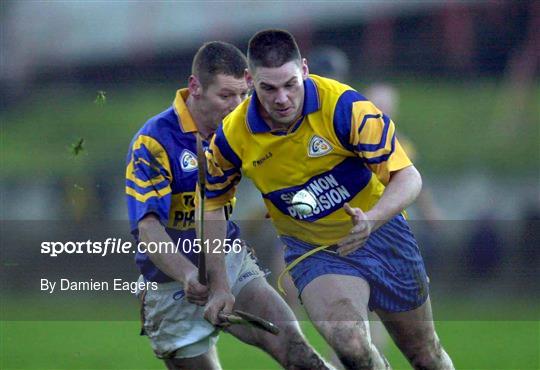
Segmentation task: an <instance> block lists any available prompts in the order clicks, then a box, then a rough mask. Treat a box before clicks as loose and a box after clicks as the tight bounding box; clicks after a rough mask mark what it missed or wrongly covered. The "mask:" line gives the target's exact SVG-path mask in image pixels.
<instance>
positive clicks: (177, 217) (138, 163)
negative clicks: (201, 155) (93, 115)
mask: <svg viewBox="0 0 540 370" xmlns="http://www.w3.org/2000/svg"><path fill="white" fill-rule="evenodd" d="M188 95H189V92H188V90H187V89H182V90H178V92H177V93H176V98H175V100H174V103H173V106H172V107H171V108H169V109H167V110H165V111H164V112H162V113H160V114H158V115H157V116H155V117H152V118H151V119H150V120H148V121H147V122H146V123H145V124H144V126H143V127H142V128H141V129H140V130H139V132H137V134H136V135H135V137H134V138H133V141H132V142H131V145H130V149H129V152H128V155H127V161H126V162H127V167H126V199H127V205H128V214H129V221H130V227H131V232H132V234H133V235H134V236H135V238H136V239H137V241H138V228H137V225H138V223H139V221H140V220H142V219H143V218H144V217H145V216H146V215H148V214H150V213H153V214H155V215H157V216H158V217H159V220H160V221H161V223H162V224H163V225H164V226H165V229H166V231H167V233H168V234H169V236H170V237H171V239H172V240H173V242H175V243H176V242H177V241H178V238H182V239H188V238H189V239H193V238H195V236H196V233H195V188H196V186H197V170H198V167H197V149H196V136H195V134H196V132H197V126H196V125H195V122H194V121H193V118H192V117H191V114H190V113H189V110H188V108H187V107H186V104H185V100H186V99H187V97H188ZM205 145H206V143H205ZM227 209H228V210H229V211H230V209H229V205H227ZM229 233H230V234H231V236H230V237H231V238H236V235H237V233H238V230H237V228H236V226H235V225H234V224H232V223H230V226H229ZM180 249H182V248H180ZM187 249H188V250H189V248H187ZM186 256H187V257H188V258H189V259H190V260H191V262H193V263H194V264H195V265H197V255H195V254H193V253H189V254H186ZM136 262H137V265H138V266H139V268H140V270H141V272H142V274H143V275H144V276H145V278H146V279H147V280H150V281H157V282H165V281H171V280H172V279H170V278H169V277H168V276H167V275H165V274H164V273H162V272H161V271H160V270H158V269H157V268H156V267H155V265H154V264H153V263H152V262H151V261H150V259H149V258H148V256H147V255H146V254H143V253H137V256H136Z"/></svg>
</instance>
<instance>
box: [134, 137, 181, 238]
mask: <svg viewBox="0 0 540 370" xmlns="http://www.w3.org/2000/svg"><path fill="white" fill-rule="evenodd" d="M171 181H172V176H171V167H170V164H169V157H168V155H167V152H166V151H165V149H164V148H163V146H162V145H161V144H160V143H159V142H158V141H157V140H156V139H154V138H153V137H151V136H146V135H139V136H138V137H137V138H136V139H135V140H134V141H133V143H132V146H131V148H130V151H129V153H128V158H127V167H126V199H127V204H128V214H129V220H130V223H131V228H132V230H135V229H136V228H137V224H138V222H139V221H140V220H141V219H143V218H144V216H146V215H147V214H149V213H154V214H156V215H157V216H158V217H159V219H160V221H161V223H162V224H163V225H167V223H168V218H169V209H170V206H171Z"/></svg>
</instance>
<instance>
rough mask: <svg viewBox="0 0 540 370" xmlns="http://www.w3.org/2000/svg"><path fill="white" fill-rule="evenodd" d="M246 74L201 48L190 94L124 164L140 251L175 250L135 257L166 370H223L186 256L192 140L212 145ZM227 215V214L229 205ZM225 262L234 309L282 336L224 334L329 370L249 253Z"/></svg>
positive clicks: (157, 121)
mask: <svg viewBox="0 0 540 370" xmlns="http://www.w3.org/2000/svg"><path fill="white" fill-rule="evenodd" d="M246 67H247V64H246V58H245V56H244V55H243V54H242V52H240V50H238V49H237V48H236V47H235V46H233V45H231V44H227V43H224V42H218V41H214V42H209V43H206V44H204V45H203V46H202V47H201V48H200V49H199V51H198V52H197V53H196V54H195V57H194V59H193V66H192V75H191V76H190V77H189V80H188V87H187V88H184V89H180V90H178V91H177V93H176V98H175V100H174V103H173V105H172V106H171V107H170V108H168V109H167V110H165V111H164V112H161V113H160V114H158V115H156V116H154V117H152V118H151V119H150V120H148V122H146V124H145V125H144V126H143V127H142V128H141V129H140V130H139V132H138V133H137V134H136V135H135V137H134V138H133V141H132V143H131V147H130V150H129V153H128V156H127V169H126V199H127V204H128V210H129V219H130V223H131V231H132V233H133V235H134V236H135V238H136V239H137V241H138V242H143V243H146V245H148V243H150V242H155V243H159V242H172V243H173V244H177V243H179V244H180V245H181V248H179V250H178V251H175V250H171V249H172V248H169V249H166V250H162V251H157V252H156V253H148V252H146V253H142V252H140V251H139V252H138V253H137V256H136V262H137V265H138V266H139V269H140V271H141V274H142V276H141V278H140V279H141V280H143V279H144V281H147V282H148V281H150V282H153V283H154V286H157V289H148V290H147V291H146V292H144V293H143V294H142V303H143V310H142V311H143V316H144V317H143V319H144V327H143V328H144V333H145V334H146V335H148V337H149V339H150V342H151V345H152V348H153V350H154V353H155V354H156V356H157V357H159V358H162V359H163V360H164V361H165V363H166V365H167V368H169V369H192V370H201V369H210V370H217V369H221V366H220V363H219V359H218V356H217V351H216V348H215V344H216V341H217V336H218V332H219V329H218V328H216V327H214V326H213V325H211V324H210V323H208V322H207V321H205V320H204V319H203V313H204V308H203V307H202V306H204V304H205V303H206V301H207V298H208V289H207V287H206V286H203V285H201V284H200V283H199V281H198V269H197V267H198V266H197V264H198V258H197V256H198V254H197V253H196V252H195V250H194V248H191V246H194V239H195V237H196V234H195V216H194V213H195V204H194V197H195V188H196V183H197V173H198V172H197V169H198V168H197V157H196V153H197V148H196V135H201V136H202V137H203V139H209V138H210V137H211V136H212V134H213V133H214V131H215V129H216V125H217V123H218V122H219V121H220V120H221V119H223V117H225V116H226V115H227V114H228V113H229V112H231V111H232V110H233V109H234V108H235V107H236V106H237V105H238V104H240V103H241V102H242V101H243V100H244V99H245V98H246V96H247V92H248V87H247V84H246V81H245V79H244V77H243V73H244V70H245V68H246ZM203 145H207V144H206V140H204V141H203ZM224 206H225V204H224ZM225 208H226V209H227V212H230V209H231V204H227V205H226V207H225ZM222 209H223V207H222ZM226 230H227V237H228V238H229V239H231V240H237V238H239V229H238V226H237V225H236V224H235V223H234V222H231V221H229V222H227V225H226ZM186 241H187V243H186ZM212 251H214V250H212ZM209 255H212V253H209ZM224 260H225V261H224V262H225V265H226V266H225V265H224V266H223V273H224V274H225V276H224V277H223V281H220V282H219V283H220V284H226V285H227V287H230V289H231V291H232V292H233V293H234V295H235V296H236V305H235V307H234V308H235V309H239V310H245V311H249V312H250V313H253V314H255V315H260V316H263V317H265V318H266V319H268V320H271V321H273V322H275V323H277V325H278V326H279V327H280V328H281V332H280V333H279V335H277V336H274V335H272V334H268V333H266V332H264V331H261V330H257V329H253V328H247V327H243V326H239V325H233V326H230V327H229V328H228V329H227V330H228V331H229V332H230V333H232V334H233V335H235V336H236V337H237V338H239V339H241V340H242V341H244V342H247V343H249V344H252V345H256V346H258V347H260V348H261V349H263V350H265V351H266V352H268V353H269V354H270V355H271V356H272V357H274V358H275V359H276V360H277V361H278V362H279V363H280V364H281V365H282V366H283V367H284V368H287V369H327V368H328V367H327V366H326V365H325V364H324V362H323V361H322V360H321V358H320V357H319V356H318V355H317V353H316V352H315V351H314V350H313V349H312V348H311V347H310V346H309V345H308V344H307V342H306V341H305V339H304V337H303V336H302V333H301V331H300V328H299V326H298V323H297V322H296V320H295V317H294V315H293V313H292V311H291V310H290V308H289V307H288V306H287V305H286V303H285V302H284V301H283V299H281V297H280V296H279V295H278V294H277V293H276V292H275V291H274V290H273V289H272V287H271V286H270V285H269V284H268V283H267V282H266V280H265V278H264V273H263V272H262V271H261V269H260V268H259V266H258V264H257V260H256V259H255V257H254V256H253V255H252V253H251V251H250V250H249V248H247V247H245V246H244V245H243V246H242V248H241V250H235V251H231V252H229V253H227V254H226V257H224ZM213 285H214V281H209V286H210V288H211V289H212V288H213Z"/></svg>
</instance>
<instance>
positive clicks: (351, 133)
mask: <svg viewBox="0 0 540 370" xmlns="http://www.w3.org/2000/svg"><path fill="white" fill-rule="evenodd" d="M334 129H335V131H336V134H337V136H338V138H339V140H340V141H341V143H342V144H343V146H344V147H345V148H348V149H349V150H351V151H353V152H354V153H356V154H357V155H358V156H359V157H360V158H361V159H362V160H363V161H364V163H365V164H366V165H367V166H368V167H369V168H370V170H371V171H372V172H373V173H375V175H376V176H377V178H378V179H379V180H380V181H381V182H382V183H383V184H385V185H386V184H388V181H390V174H391V173H392V172H394V171H398V170H400V169H403V168H405V167H408V166H410V165H412V162H411V160H410V159H409V157H408V156H407V154H406V153H405V151H404V150H403V148H402V147H401V145H400V143H399V141H398V140H397V138H396V127H395V124H394V122H393V121H392V120H391V119H390V117H388V116H387V115H386V114H384V113H383V112H381V111H380V110H379V109H378V108H377V107H376V106H375V105H374V104H373V103H371V102H370V101H368V100H366V99H365V98H364V97H363V96H362V95H360V94H359V93H357V92H356V91H354V90H351V91H347V92H345V93H344V94H343V95H342V96H341V97H340V99H339V101H338V103H337V105H336V109H335V113H334Z"/></svg>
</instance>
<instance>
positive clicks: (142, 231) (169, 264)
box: [139, 216, 197, 284]
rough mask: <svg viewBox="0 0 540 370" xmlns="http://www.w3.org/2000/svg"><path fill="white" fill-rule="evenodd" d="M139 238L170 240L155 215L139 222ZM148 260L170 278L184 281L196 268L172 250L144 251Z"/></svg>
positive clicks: (159, 240) (149, 240)
mask: <svg viewBox="0 0 540 370" xmlns="http://www.w3.org/2000/svg"><path fill="white" fill-rule="evenodd" d="M139 239H140V240H141V241H143V242H145V243H148V242H156V243H159V242H170V243H171V245H172V240H171V238H170V237H169V234H167V232H166V231H165V228H164V227H163V225H161V224H160V223H159V221H158V219H157V218H155V216H148V217H146V218H145V219H144V220H142V221H141V222H139ZM146 254H147V255H148V257H149V258H150V260H151V261H152V262H153V263H154V265H156V267H157V268H159V269H160V270H161V271H163V272H164V273H165V274H166V275H168V276H170V277H171V278H172V279H174V280H176V281H178V282H180V283H182V284H183V283H184V282H185V280H186V276H187V275H189V274H190V273H193V272H194V271H196V270H197V267H196V266H195V265H194V264H193V263H191V261H189V260H188V259H187V258H186V257H184V256H183V255H181V254H180V253H175V252H174V251H159V252H156V253H149V252H147V253H146Z"/></svg>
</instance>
